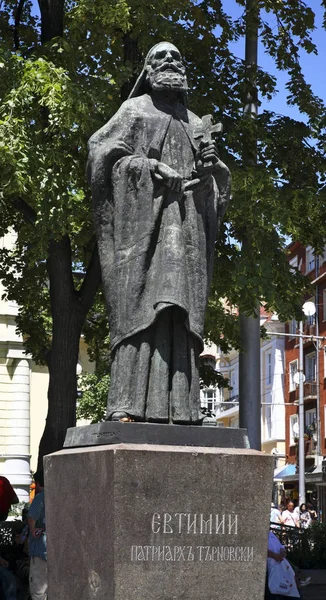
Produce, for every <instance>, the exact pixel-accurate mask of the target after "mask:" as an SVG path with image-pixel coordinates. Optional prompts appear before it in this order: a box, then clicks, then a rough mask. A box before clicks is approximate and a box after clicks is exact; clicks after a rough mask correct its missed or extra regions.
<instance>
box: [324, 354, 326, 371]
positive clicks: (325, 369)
mask: <svg viewBox="0 0 326 600" xmlns="http://www.w3.org/2000/svg"><path fill="white" fill-rule="evenodd" d="M324 379H326V346H324Z"/></svg>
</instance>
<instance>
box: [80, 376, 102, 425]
mask: <svg viewBox="0 0 326 600" xmlns="http://www.w3.org/2000/svg"><path fill="white" fill-rule="evenodd" d="M109 386H110V376H109V374H108V373H106V374H105V375H103V372H102V371H97V372H96V373H87V374H85V375H81V376H80V382H79V389H80V390H81V392H82V396H81V398H80V399H79V401H78V403H77V413H76V416H77V419H87V420H90V421H91V423H98V422H100V421H103V420H104V417H105V411H106V405H107V400H108V391H109Z"/></svg>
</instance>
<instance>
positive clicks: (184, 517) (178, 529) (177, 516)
mask: <svg viewBox="0 0 326 600" xmlns="http://www.w3.org/2000/svg"><path fill="white" fill-rule="evenodd" d="M152 533H163V534H170V535H171V534H176V533H178V534H187V535H190V534H192V535H203V534H205V535H207V534H208V535H238V515H237V514H229V515H225V514H223V515H220V514H213V513H210V514H208V515H205V514H202V513H172V514H170V513H167V512H164V513H154V514H153V517H152Z"/></svg>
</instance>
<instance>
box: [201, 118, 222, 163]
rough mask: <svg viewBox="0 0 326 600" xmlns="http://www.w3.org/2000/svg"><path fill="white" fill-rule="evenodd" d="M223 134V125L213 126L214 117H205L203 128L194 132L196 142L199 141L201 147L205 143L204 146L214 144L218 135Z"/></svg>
mask: <svg viewBox="0 0 326 600" xmlns="http://www.w3.org/2000/svg"><path fill="white" fill-rule="evenodd" d="M222 132H223V125H222V123H215V125H213V117H212V115H204V116H203V117H202V126H200V127H198V128H197V129H196V130H195V131H194V138H195V140H196V141H198V146H199V145H200V143H201V142H203V143H204V144H207V143H210V142H212V141H213V140H214V139H215V138H216V137H217V136H218V134H219V133H222ZM207 166H212V165H207Z"/></svg>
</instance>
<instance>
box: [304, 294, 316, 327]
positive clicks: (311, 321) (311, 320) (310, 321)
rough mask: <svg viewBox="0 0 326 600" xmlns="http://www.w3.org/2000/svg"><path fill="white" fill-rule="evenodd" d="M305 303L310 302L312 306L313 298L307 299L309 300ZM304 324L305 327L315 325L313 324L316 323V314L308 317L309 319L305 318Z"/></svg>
mask: <svg viewBox="0 0 326 600" xmlns="http://www.w3.org/2000/svg"><path fill="white" fill-rule="evenodd" d="M307 302H312V303H313V304H314V303H315V298H314V297H313V296H312V297H311V298H309V300H307ZM306 323H307V325H315V323H316V314H314V315H310V316H309V317H307V319H306Z"/></svg>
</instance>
